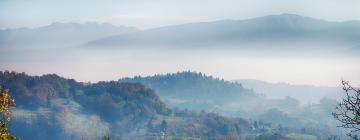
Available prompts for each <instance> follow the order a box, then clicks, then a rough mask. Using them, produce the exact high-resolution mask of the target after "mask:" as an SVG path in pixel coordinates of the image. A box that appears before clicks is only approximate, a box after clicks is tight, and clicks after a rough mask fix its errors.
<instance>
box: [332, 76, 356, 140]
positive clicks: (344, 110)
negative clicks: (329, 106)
mask: <svg viewBox="0 0 360 140" xmlns="http://www.w3.org/2000/svg"><path fill="white" fill-rule="evenodd" d="M341 83H342V85H343V90H344V91H345V93H346V97H345V98H343V99H342V101H341V102H340V103H339V104H338V105H337V106H336V111H335V112H333V113H332V114H333V116H334V118H335V119H336V120H338V121H340V123H341V125H340V126H339V127H342V128H345V129H349V130H350V132H349V133H348V136H350V137H351V138H353V139H355V140H359V139H360V138H359V136H360V135H359V133H360V90H359V89H355V88H353V87H352V86H350V84H349V82H348V81H344V80H343V81H342V82H341Z"/></svg>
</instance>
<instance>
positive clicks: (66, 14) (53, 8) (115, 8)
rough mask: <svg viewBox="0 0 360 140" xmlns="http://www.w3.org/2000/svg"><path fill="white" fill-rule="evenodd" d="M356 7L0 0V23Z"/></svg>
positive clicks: (250, 1) (318, 1) (181, 19)
mask: <svg viewBox="0 0 360 140" xmlns="http://www.w3.org/2000/svg"><path fill="white" fill-rule="evenodd" d="M359 7H360V1H359V0H343V1H342V0H96V1H95V0H0V28H14V27H23V26H27V27H36V26H42V25H47V24H50V23H52V22H86V21H98V22H109V23H112V24H115V25H129V26H136V27H139V28H151V27H158V26H163V25H170V24H179V23H187V22H195V21H211V20H217V19H245V18H253V17H258V16H264V15H269V14H280V13H292V14H300V15H304V16H311V17H316V18H321V19H327V20H332V21H343V20H359V19H360V8H359Z"/></svg>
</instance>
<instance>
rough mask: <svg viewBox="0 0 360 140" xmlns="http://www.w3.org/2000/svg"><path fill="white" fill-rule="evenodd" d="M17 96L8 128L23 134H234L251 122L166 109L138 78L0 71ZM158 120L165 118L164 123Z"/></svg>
mask: <svg viewBox="0 0 360 140" xmlns="http://www.w3.org/2000/svg"><path fill="white" fill-rule="evenodd" d="M0 82H1V84H3V85H5V88H7V89H9V91H11V92H12V95H13V97H14V98H15V100H16V102H17V107H16V109H15V111H14V118H15V119H14V123H13V125H12V126H11V127H12V129H13V132H14V133H16V134H18V135H19V137H20V138H21V137H22V138H26V139H98V138H101V137H103V136H105V135H110V137H112V138H129V139H134V138H135V139H142V138H151V137H154V138H157V137H158V136H159V135H160V134H161V132H165V134H166V135H167V136H171V137H175V136H186V137H194V138H204V139H208V138H230V139H239V138H240V137H244V136H245V135H244V134H250V130H251V123H250V122H248V121H246V120H243V119H232V118H225V117H222V116H220V115H217V114H213V113H205V112H201V113H198V112H193V111H186V110H178V109H175V110H171V109H169V108H167V107H166V106H165V104H164V103H163V102H161V101H160V99H159V98H158V96H157V95H156V94H155V92H154V90H152V89H150V88H147V87H145V86H144V85H142V84H139V83H120V82H99V83H93V84H91V83H80V82H76V81H75V80H72V79H65V78H62V77H59V76H57V75H55V74H49V75H43V76H29V75H26V74H25V73H16V72H8V71H5V72H0ZM162 122H166V126H164V124H163V123H162Z"/></svg>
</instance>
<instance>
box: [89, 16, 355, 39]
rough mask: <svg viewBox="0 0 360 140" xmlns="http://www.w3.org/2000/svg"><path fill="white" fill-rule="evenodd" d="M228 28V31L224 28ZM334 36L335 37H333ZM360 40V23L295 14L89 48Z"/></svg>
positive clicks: (178, 28)
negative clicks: (332, 20) (333, 20)
mask: <svg viewBox="0 0 360 140" xmlns="http://www.w3.org/2000/svg"><path fill="white" fill-rule="evenodd" d="M225 27H226V28H225ZM334 33H335V34H334ZM358 37H360V22H358V21H349V22H330V21H326V20H320V19H315V18H310V17H303V16H299V15H295V14H281V15H269V16H263V17H258V18H251V19H246V20H219V21H213V22H199V23H188V24H181V25H172V26H165V27H159V28H154V29H148V30H143V31H140V32H135V33H130V34H124V35H115V36H111V37H108V38H104V39H100V40H96V41H93V42H89V43H88V45H89V46H96V45H99V46H100V45H104V46H106V45H108V46H126V45H130V46H132V45H135V46H136V45H139V46H140V45H146V46H152V45H164V46H166V45H172V46H176V45H174V44H179V45H188V44H191V43H195V44H196V43H199V44H202V45H209V44H213V43H229V42H230V43H231V42H233V43H238V42H249V41H250V42H251V41H284V40H310V41H311V40H313V41H317V40H319V41H321V40H325V41H332V40H334V39H335V40H336V41H340V42H349V41H355V42H356V38H358Z"/></svg>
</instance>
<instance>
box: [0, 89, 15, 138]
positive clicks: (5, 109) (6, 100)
mask: <svg viewBox="0 0 360 140" xmlns="http://www.w3.org/2000/svg"><path fill="white" fill-rule="evenodd" d="M0 92H1V93H0V116H1V118H0V139H1V140H17V137H16V136H15V135H12V134H10V132H9V128H8V124H9V123H10V119H11V116H12V109H13V107H14V106H15V100H14V99H11V98H10V95H9V92H8V91H7V90H6V89H4V88H3V87H2V86H1V85H0Z"/></svg>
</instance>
